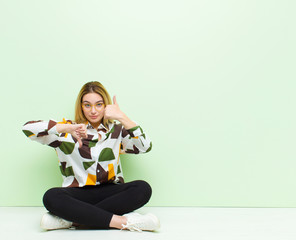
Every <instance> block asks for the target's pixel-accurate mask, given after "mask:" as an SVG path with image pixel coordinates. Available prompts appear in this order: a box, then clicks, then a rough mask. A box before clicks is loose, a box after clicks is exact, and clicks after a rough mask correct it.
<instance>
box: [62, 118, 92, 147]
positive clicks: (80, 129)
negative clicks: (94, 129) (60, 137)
mask: <svg viewBox="0 0 296 240" xmlns="http://www.w3.org/2000/svg"><path fill="white" fill-rule="evenodd" d="M56 128H57V131H58V132H59V133H70V134H71V135H72V136H73V137H75V138H76V139H77V141H78V143H79V148H81V147H82V138H87V133H86V126H85V124H82V123H81V124H57V126H56Z"/></svg>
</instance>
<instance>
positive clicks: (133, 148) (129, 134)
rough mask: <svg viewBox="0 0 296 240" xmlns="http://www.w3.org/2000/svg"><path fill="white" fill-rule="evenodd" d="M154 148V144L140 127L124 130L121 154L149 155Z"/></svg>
mask: <svg viewBox="0 0 296 240" xmlns="http://www.w3.org/2000/svg"><path fill="white" fill-rule="evenodd" d="M151 148H152V142H151V141H150V139H149V138H148V137H147V136H146V134H145V132H144V131H143V129H142V128H141V127H140V126H136V127H133V128H131V129H125V128H123V129H122V148H121V150H122V152H121V153H133V154H138V153H147V152H149V151H150V150H151Z"/></svg>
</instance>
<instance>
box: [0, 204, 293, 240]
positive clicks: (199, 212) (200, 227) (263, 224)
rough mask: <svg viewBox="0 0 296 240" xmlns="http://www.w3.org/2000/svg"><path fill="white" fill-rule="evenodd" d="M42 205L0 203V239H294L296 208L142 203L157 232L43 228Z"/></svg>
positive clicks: (144, 211) (141, 210) (142, 210)
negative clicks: (153, 217) (156, 220)
mask: <svg viewBox="0 0 296 240" xmlns="http://www.w3.org/2000/svg"><path fill="white" fill-rule="evenodd" d="M45 212H46V210H45V209H44V208H42V207H0V216H1V217H0V239H1V240H4V239H14V240H18V239H22V240H23V239H30V240H35V239H36V240H37V239H38V240H43V239H51V240H59V239H60V240H68V239H69V240H76V239H77V240H78V239H79V240H89V239H93V240H96V239H98V240H100V239H104V240H108V239H116V240H133V239H137V240H142V239H143V240H144V239H149V240H154V239H165V240H172V239H176V240H187V239H193V240H232V239H233V240H241V239H243V240H245V239H248V240H249V239H250V240H257V239H258V240H267V239H268V240H290V239H291V240H292V239H293V240H295V239H296V208H190V207H144V208H142V209H140V210H139V211H138V212H140V213H148V212H152V213H154V214H155V215H157V216H158V217H159V219H160V221H161V229H160V230H159V231H158V232H142V233H138V232H129V231H119V230H74V229H73V230H56V231H48V232H46V231H43V230H41V229H40V228H39V221H40V218H41V216H42V214H43V213H45Z"/></svg>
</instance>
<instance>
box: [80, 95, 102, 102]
mask: <svg viewBox="0 0 296 240" xmlns="http://www.w3.org/2000/svg"><path fill="white" fill-rule="evenodd" d="M103 100H104V99H103V98H102V96H101V95H100V94H98V93H87V94H85V95H84V96H83V98H82V101H88V102H99V101H103Z"/></svg>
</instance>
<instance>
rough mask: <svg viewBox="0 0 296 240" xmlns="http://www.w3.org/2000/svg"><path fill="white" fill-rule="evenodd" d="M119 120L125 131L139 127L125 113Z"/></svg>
mask: <svg viewBox="0 0 296 240" xmlns="http://www.w3.org/2000/svg"><path fill="white" fill-rule="evenodd" d="M117 120H118V121H119V122H121V124H122V125H123V126H124V128H125V129H131V128H133V127H136V126H137V124H136V123H135V122H133V121H132V120H130V119H129V118H128V117H127V116H126V115H125V114H124V113H122V114H121V116H120V117H119V118H118V119H117Z"/></svg>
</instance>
